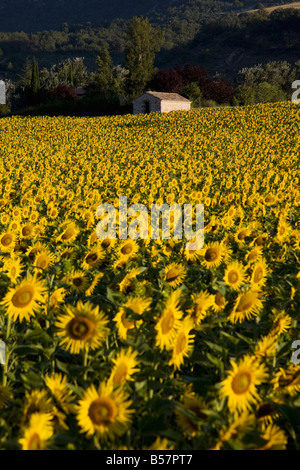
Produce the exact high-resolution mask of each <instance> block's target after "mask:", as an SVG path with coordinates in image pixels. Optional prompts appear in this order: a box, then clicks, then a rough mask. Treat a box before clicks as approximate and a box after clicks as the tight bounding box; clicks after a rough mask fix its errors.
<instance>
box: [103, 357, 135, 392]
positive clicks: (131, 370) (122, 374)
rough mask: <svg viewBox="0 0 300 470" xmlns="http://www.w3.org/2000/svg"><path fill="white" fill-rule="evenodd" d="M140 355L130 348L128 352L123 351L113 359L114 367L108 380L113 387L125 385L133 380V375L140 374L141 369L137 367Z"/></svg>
mask: <svg viewBox="0 0 300 470" xmlns="http://www.w3.org/2000/svg"><path fill="white" fill-rule="evenodd" d="M137 355H138V353H137V352H136V351H132V349H131V348H129V349H128V350H127V351H126V350H125V349H121V351H120V352H119V354H118V355H117V357H116V358H115V359H113V363H114V367H113V370H112V372H111V374H110V377H109V379H108V383H112V384H113V386H117V385H123V384H124V383H125V382H126V381H127V380H133V379H132V375H133V374H135V372H138V370H139V368H138V367H136V366H137V364H138V361H137V359H136V358H137Z"/></svg>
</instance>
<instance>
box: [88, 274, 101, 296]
mask: <svg viewBox="0 0 300 470" xmlns="http://www.w3.org/2000/svg"><path fill="white" fill-rule="evenodd" d="M103 276H104V273H98V274H96V275H95V277H94V279H93V282H92V283H91V285H90V287H89V288H88V289H87V290H86V291H85V296H86V297H88V296H90V295H92V294H93V292H94V290H95V288H96V286H97V285H98V284H99V282H100V281H101V279H102V278H103Z"/></svg>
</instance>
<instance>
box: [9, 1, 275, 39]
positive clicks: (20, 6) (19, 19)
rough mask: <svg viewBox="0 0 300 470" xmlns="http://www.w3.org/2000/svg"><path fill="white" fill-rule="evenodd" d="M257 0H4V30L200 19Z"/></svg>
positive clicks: (248, 5)
mask: <svg viewBox="0 0 300 470" xmlns="http://www.w3.org/2000/svg"><path fill="white" fill-rule="evenodd" d="M278 3H279V2H278V1H277V2H276V0H275V1H274V0H265V1H264V5H265V6H270V5H276V4H278ZM256 7H257V1H256V0H243V1H240V0H160V1H159V0H143V1H142V2H141V1H139V0H126V2H122V1H121V0H110V1H109V2H107V1H106V0H85V2H84V3H82V2H81V1H79V0H1V2H0V31H4V32H13V31H25V32H27V33H31V32H37V31H42V30H51V29H58V28H60V26H61V24H62V23H64V22H67V23H68V24H69V25H74V24H85V23H87V22H91V23H92V24H93V25H96V26H97V25H105V24H107V23H109V22H111V21H112V20H114V19H116V18H122V19H130V18H131V17H132V16H140V15H143V16H148V17H149V18H151V19H152V20H153V21H155V22H159V23H162V22H167V23H169V22H171V21H173V20H174V19H179V20H181V19H182V20H187V21H191V22H193V21H198V20H200V19H201V18H200V17H199V13H200V16H201V17H202V16H203V15H204V16H205V15H207V14H208V13H209V12H213V13H216V12H218V11H219V12H224V11H229V10H231V11H243V10H247V9H250V8H256Z"/></svg>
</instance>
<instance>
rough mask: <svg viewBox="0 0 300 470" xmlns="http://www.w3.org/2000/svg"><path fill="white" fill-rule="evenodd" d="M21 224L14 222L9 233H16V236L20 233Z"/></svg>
mask: <svg viewBox="0 0 300 470" xmlns="http://www.w3.org/2000/svg"><path fill="white" fill-rule="evenodd" d="M20 227H21V224H20V222H19V221H18V220H12V221H11V222H10V224H9V226H8V231H9V232H14V233H15V234H16V235H17V234H18V233H19V231H20Z"/></svg>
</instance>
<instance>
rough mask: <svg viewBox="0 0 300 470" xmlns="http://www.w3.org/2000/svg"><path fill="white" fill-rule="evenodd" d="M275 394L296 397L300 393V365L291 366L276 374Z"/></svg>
mask: <svg viewBox="0 0 300 470" xmlns="http://www.w3.org/2000/svg"><path fill="white" fill-rule="evenodd" d="M272 383H273V386H274V393H276V394H284V393H288V394H290V395H292V396H293V395H296V394H298V393H299V392H300V365H299V364H291V365H289V366H288V367H287V369H286V370H284V369H283V368H282V367H281V368H280V369H279V371H278V372H277V373H276V375H275V377H274V379H273V381H272Z"/></svg>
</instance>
